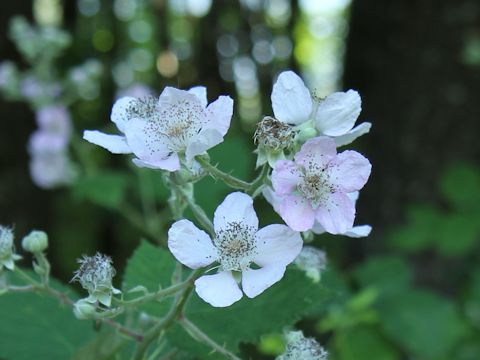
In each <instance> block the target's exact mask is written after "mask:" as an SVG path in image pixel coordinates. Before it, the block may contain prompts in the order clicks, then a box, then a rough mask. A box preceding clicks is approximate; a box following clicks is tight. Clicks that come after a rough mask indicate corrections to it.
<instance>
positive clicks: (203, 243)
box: [168, 219, 218, 269]
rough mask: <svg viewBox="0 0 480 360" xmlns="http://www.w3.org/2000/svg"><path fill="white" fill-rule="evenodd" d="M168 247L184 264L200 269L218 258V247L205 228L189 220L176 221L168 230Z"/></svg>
mask: <svg viewBox="0 0 480 360" xmlns="http://www.w3.org/2000/svg"><path fill="white" fill-rule="evenodd" d="M168 248H169V250H170V251H171V253H172V254H173V256H175V258H176V259H177V260H178V261H180V262H181V263H182V264H183V265H186V266H188V267H189V268H191V269H198V268H201V267H204V266H207V265H210V264H211V263H213V262H214V261H216V260H217V258H218V254H217V249H216V248H215V246H213V243H212V240H211V239H210V237H209V236H208V235H207V233H206V232H205V231H203V230H200V229H198V228H197V227H196V226H195V225H194V224H193V223H192V222H191V221H189V220H185V219H184V220H180V221H177V222H175V223H174V224H173V225H172V226H171V227H170V230H168Z"/></svg>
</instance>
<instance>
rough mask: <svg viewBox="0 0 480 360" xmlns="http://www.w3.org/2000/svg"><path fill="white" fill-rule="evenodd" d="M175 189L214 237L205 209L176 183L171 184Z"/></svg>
mask: <svg viewBox="0 0 480 360" xmlns="http://www.w3.org/2000/svg"><path fill="white" fill-rule="evenodd" d="M172 185H173V186H174V187H175V189H176V190H177V192H178V194H179V195H181V196H182V198H183V199H184V201H185V202H186V203H187V204H188V206H189V207H190V209H191V210H192V212H193V215H195V218H196V219H197V220H198V222H199V223H200V224H201V225H202V227H203V228H204V229H205V230H207V231H208V233H209V234H210V235H211V236H212V237H214V236H215V230H214V229H213V224H212V222H211V221H210V219H209V218H208V216H207V214H205V211H203V209H202V208H201V207H200V206H198V205H197V204H196V203H195V202H194V201H193V199H192V197H191V196H189V195H188V194H187V193H186V192H185V191H184V190H183V189H182V187H181V186H178V185H176V184H172Z"/></svg>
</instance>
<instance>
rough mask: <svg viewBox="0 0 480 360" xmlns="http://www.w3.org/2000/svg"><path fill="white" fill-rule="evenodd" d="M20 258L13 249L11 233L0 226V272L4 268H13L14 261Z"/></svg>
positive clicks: (10, 230) (8, 229)
mask: <svg viewBox="0 0 480 360" xmlns="http://www.w3.org/2000/svg"><path fill="white" fill-rule="evenodd" d="M20 258H21V257H20V256H19V255H17V254H15V250H14V247H13V231H12V229H10V228H7V227H5V226H0V270H1V269H2V268H3V267H4V266H5V267H6V268H7V269H9V270H13V269H14V268H15V260H18V259H20Z"/></svg>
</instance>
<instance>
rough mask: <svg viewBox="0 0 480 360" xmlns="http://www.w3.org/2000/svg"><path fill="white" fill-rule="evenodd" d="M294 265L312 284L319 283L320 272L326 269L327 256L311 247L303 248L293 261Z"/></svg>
mask: <svg viewBox="0 0 480 360" xmlns="http://www.w3.org/2000/svg"><path fill="white" fill-rule="evenodd" d="M295 264H296V265H297V266H298V267H299V268H300V269H301V270H303V271H305V272H306V274H307V276H308V277H309V278H311V279H312V280H313V282H319V281H320V278H321V275H322V272H323V271H325V268H326V267H327V256H326V254H325V252H323V251H322V250H319V249H317V248H315V247H313V246H304V247H303V248H302V251H301V252H300V254H299V255H298V256H297V258H296V259H295Z"/></svg>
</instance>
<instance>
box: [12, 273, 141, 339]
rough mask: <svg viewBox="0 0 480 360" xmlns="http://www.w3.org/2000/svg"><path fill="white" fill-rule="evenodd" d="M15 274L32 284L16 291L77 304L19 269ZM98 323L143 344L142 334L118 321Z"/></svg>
mask: <svg viewBox="0 0 480 360" xmlns="http://www.w3.org/2000/svg"><path fill="white" fill-rule="evenodd" d="M15 272H16V273H17V274H19V275H20V276H21V277H23V278H24V279H25V280H26V281H27V282H28V283H30V285H29V286H22V287H21V286H11V287H9V288H13V289H14V290H16V291H23V292H25V291H27V288H28V291H32V292H43V293H45V294H47V295H50V296H51V297H53V298H56V299H58V300H59V301H60V302H61V303H62V304H65V305H69V306H73V305H74V304H75V302H74V301H73V300H72V299H71V298H70V297H68V295H67V294H65V293H63V292H61V291H58V290H56V289H54V288H52V287H50V286H48V285H47V284H41V283H39V282H38V281H36V280H34V279H33V278H31V277H30V276H29V275H28V274H26V273H25V272H24V271H23V270H21V269H20V268H19V267H15ZM97 320H98V321H100V322H102V323H105V324H107V325H109V326H111V327H113V328H114V329H115V330H117V331H119V332H120V333H122V334H124V335H127V336H129V337H131V338H133V339H134V340H135V341H137V342H141V341H142V340H143V336H142V335H141V334H137V333H136V332H134V331H133V330H130V329H128V328H126V327H125V326H123V325H122V324H120V323H117V322H116V321H113V320H111V319H97Z"/></svg>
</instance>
